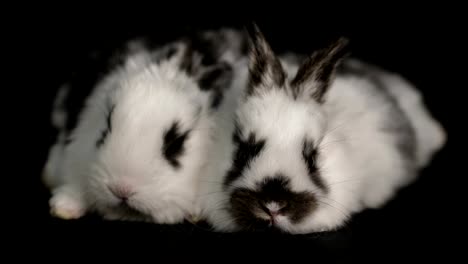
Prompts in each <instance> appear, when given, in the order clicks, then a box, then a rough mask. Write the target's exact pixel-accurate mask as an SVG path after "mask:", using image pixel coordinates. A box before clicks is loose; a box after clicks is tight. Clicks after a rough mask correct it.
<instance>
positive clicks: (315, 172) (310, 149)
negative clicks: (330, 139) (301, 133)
mask: <svg viewBox="0 0 468 264" xmlns="http://www.w3.org/2000/svg"><path fill="white" fill-rule="evenodd" d="M302 158H303V159H304V161H305V163H306V165H307V172H308V173H309V177H310V178H311V180H312V182H313V183H314V184H315V185H316V186H317V187H319V188H320V189H322V190H324V191H327V189H328V188H327V186H326V185H325V183H324V181H323V179H322V177H320V172H319V169H318V167H317V148H315V146H314V144H313V142H312V141H311V140H307V139H306V140H304V145H303V147H302Z"/></svg>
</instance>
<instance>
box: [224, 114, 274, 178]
mask: <svg viewBox="0 0 468 264" xmlns="http://www.w3.org/2000/svg"><path fill="white" fill-rule="evenodd" d="M233 141H234V144H235V146H236V150H235V153H234V160H233V163H232V166H231V169H230V170H229V172H228V173H227V176H226V179H225V181H224V185H225V186H226V187H228V186H229V185H230V184H231V183H232V182H233V181H235V180H236V179H238V178H239V177H240V176H241V175H242V172H243V171H244V170H245V169H246V167H248V166H249V163H250V162H252V160H253V159H255V158H256V157H257V156H258V155H259V154H260V152H261V151H262V149H263V147H264V146H265V140H258V139H257V138H256V136H255V134H254V133H250V135H249V137H248V138H247V140H244V139H243V137H242V131H241V129H240V127H239V125H238V124H237V123H236V130H235V132H234V135H233Z"/></svg>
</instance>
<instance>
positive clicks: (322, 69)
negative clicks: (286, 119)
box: [290, 38, 349, 102]
mask: <svg viewBox="0 0 468 264" xmlns="http://www.w3.org/2000/svg"><path fill="white" fill-rule="evenodd" d="M348 42H349V41H348V39H346V38H340V39H338V40H337V41H335V42H334V43H333V44H331V45H330V46H329V47H328V48H325V49H321V50H318V51H315V52H314V53H312V55H311V56H309V57H308V58H307V59H306V60H305V61H304V62H303V64H302V65H301V66H300V67H299V70H298V71H297V74H296V76H295V77H294V79H293V80H292V81H291V83H290V86H291V90H292V91H293V94H294V95H295V96H307V97H311V98H313V99H314V100H316V101H318V102H323V99H324V95H325V93H326V92H327V90H328V87H329V86H330V83H331V80H332V77H333V75H334V72H335V68H336V66H337V65H338V64H339V63H340V61H341V60H342V59H343V58H344V57H345V55H347V49H346V47H347V46H348Z"/></svg>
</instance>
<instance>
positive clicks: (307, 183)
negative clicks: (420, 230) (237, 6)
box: [200, 60, 445, 233]
mask: <svg viewBox="0 0 468 264" xmlns="http://www.w3.org/2000/svg"><path fill="white" fill-rule="evenodd" d="M282 63H283V66H284V67H285V71H286V72H288V74H289V75H290V76H294V74H295V72H296V70H297V65H294V64H290V63H287V62H286V60H284V61H282ZM247 68H248V66H247V62H246V61H243V62H242V63H239V65H237V68H236V69H237V70H236V71H237V75H236V76H237V81H236V84H235V88H234V90H236V89H241V90H243V89H245V86H246V85H247V80H246V79H247ZM380 74H381V75H382V76H381V77H382V79H383V80H384V81H385V82H386V84H387V85H388V86H389V92H390V93H391V94H392V95H393V96H394V97H395V99H396V100H397V102H398V105H399V107H400V108H401V109H402V110H403V112H404V114H406V115H407V116H408V118H409V120H410V123H411V125H412V126H413V129H414V130H415V134H416V141H417V146H418V149H417V161H416V163H417V164H415V165H416V167H417V168H422V167H424V166H426V165H427V164H428V162H429V160H430V157H432V156H433V154H434V153H435V152H436V151H437V150H438V149H440V148H441V147H442V146H443V144H444V142H445V134H444V132H443V130H442V128H441V126H440V125H439V124H438V122H437V121H435V120H434V119H433V118H432V117H431V116H430V115H429V112H428V111H427V110H426V109H425V106H424V104H423V101H422V97H421V95H420V94H419V92H417V91H416V89H415V88H413V87H412V86H411V85H410V84H409V83H408V82H406V81H404V80H403V79H402V78H401V77H399V76H398V75H395V74H390V73H388V72H384V71H382V72H381V73H380ZM378 93H379V91H378V90H377V89H376V88H375V87H374V86H373V83H372V82H369V81H368V80H366V79H362V78H358V77H346V78H344V77H343V78H337V79H335V80H334V81H333V83H332V85H331V87H330V88H329V91H328V92H327V94H326V97H325V103H324V104H323V105H320V104H318V103H316V102H315V101H313V100H311V99H301V98H299V99H298V100H297V101H294V100H293V99H292V98H291V96H290V95H288V94H287V92H285V90H280V89H275V88H271V89H264V90H262V92H261V94H260V95H258V96H253V97H249V98H248V99H246V100H245V99H244V98H243V97H240V104H239V105H238V106H237V107H238V108H237V111H236V117H237V119H238V120H239V122H240V123H241V124H242V125H243V127H244V128H245V129H246V130H247V132H246V133H248V132H249V131H252V132H255V134H256V135H257V136H258V137H259V138H263V139H266V144H265V146H264V149H263V150H262V151H261V152H260V155H259V156H258V157H256V158H255V159H254V160H253V161H252V163H251V164H250V166H249V167H248V169H246V170H245V171H244V172H243V175H242V177H240V179H238V180H236V181H234V182H233V183H232V184H231V185H230V186H229V187H228V188H227V190H225V189H224V188H223V180H224V177H225V175H226V173H227V170H229V168H230V166H231V162H230V160H232V158H233V146H232V140H231V137H232V133H233V131H232V128H233V126H232V125H230V124H228V123H227V125H225V126H218V127H217V129H219V130H220V132H218V133H217V134H219V135H225V136H224V137H219V138H218V141H217V144H218V145H217V146H218V150H217V152H216V153H215V154H214V156H213V158H214V159H216V161H215V162H212V164H211V165H212V166H211V168H210V172H209V173H205V174H204V175H205V177H204V178H203V179H202V180H203V183H204V184H203V186H202V191H201V193H202V194H201V195H200V202H201V204H202V208H203V214H204V216H205V217H206V218H207V219H208V221H209V222H210V223H211V224H212V225H213V226H214V228H215V229H216V230H218V231H235V230H239V226H237V224H236V223H235V221H234V219H233V217H232V216H231V215H230V213H229V212H228V210H226V208H228V207H229V195H230V192H231V191H232V189H233V188H234V187H247V188H253V186H254V185H255V184H256V183H258V182H261V181H262V180H263V179H265V178H266V177H268V176H272V175H274V174H275V173H277V172H281V173H283V174H284V175H286V176H287V177H288V178H289V179H290V181H291V186H292V190H293V191H309V192H312V193H314V194H316V197H318V199H319V204H318V208H317V209H316V210H314V211H313V212H312V213H311V214H310V215H308V216H307V217H306V218H305V219H304V220H302V221H301V222H300V223H298V224H293V223H291V222H290V221H289V219H288V218H287V217H284V216H279V217H277V218H276V219H275V222H276V224H277V225H278V227H279V228H281V229H282V230H284V231H286V232H290V233H309V232H316V231H325V230H333V229H337V228H339V227H341V226H343V225H344V224H345V223H346V221H348V220H349V218H350V217H351V216H352V215H353V214H354V213H356V212H359V211H361V210H363V209H365V208H378V207H381V206H382V205H383V204H384V203H385V202H387V201H388V200H389V199H391V198H392V196H393V195H394V194H395V192H396V190H397V189H398V188H399V187H401V186H403V185H404V184H407V183H409V182H410V181H411V180H412V179H414V177H415V175H409V174H408V171H407V170H405V168H404V165H403V163H404V157H402V155H401V154H400V152H399V151H398V149H397V147H396V145H395V142H396V140H397V138H396V136H395V135H392V134H389V133H384V132H382V130H380V127H381V126H382V125H385V124H386V122H388V116H389V115H390V114H391V113H392V111H394V109H393V108H392V107H391V104H389V102H388V101H386V99H385V97H382V96H379V94H378ZM228 112H229V111H228ZM230 118H233V117H232V116H231V117H230ZM304 138H310V139H312V140H313V141H314V142H316V143H317V144H318V145H317V146H316V147H317V148H318V149H319V156H318V161H317V162H318V167H319V168H320V171H321V177H322V178H323V179H324V181H325V184H326V185H327V186H328V187H329V193H327V194H325V193H323V192H322V191H321V190H320V189H319V188H318V187H317V186H314V183H313V182H312V181H311V180H310V179H309V176H308V175H307V168H306V165H305V163H304V162H303V160H302V158H301V150H302V145H301V144H302V142H303V140H304ZM226 160H228V161H226Z"/></svg>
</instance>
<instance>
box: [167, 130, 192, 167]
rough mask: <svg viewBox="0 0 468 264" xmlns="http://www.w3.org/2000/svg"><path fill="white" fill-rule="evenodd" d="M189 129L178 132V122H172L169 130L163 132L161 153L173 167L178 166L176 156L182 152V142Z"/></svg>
mask: <svg viewBox="0 0 468 264" xmlns="http://www.w3.org/2000/svg"><path fill="white" fill-rule="evenodd" d="M189 132H190V131H186V132H184V133H181V132H180V128H179V123H178V122H174V123H173V124H172V126H171V128H170V129H169V130H167V131H166V132H165V133H164V144H163V148H162V151H163V154H164V157H165V158H166V159H167V161H168V162H169V163H170V164H171V165H172V166H173V167H174V168H179V167H180V162H179V160H178V158H179V157H180V155H182V154H183V152H184V142H185V140H186V139H187V138H188V136H189Z"/></svg>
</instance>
